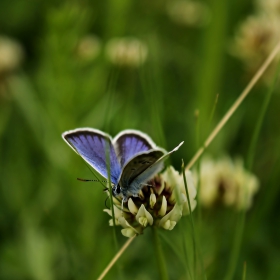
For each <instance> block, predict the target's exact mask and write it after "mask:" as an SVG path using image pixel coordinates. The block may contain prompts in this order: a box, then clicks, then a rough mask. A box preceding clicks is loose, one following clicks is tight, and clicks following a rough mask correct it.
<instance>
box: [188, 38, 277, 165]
mask: <svg viewBox="0 0 280 280" xmlns="http://www.w3.org/2000/svg"><path fill="white" fill-rule="evenodd" d="M279 49H280V43H278V44H277V45H276V47H275V48H274V49H273V50H272V52H271V53H270V55H269V56H268V58H267V59H266V60H265V61H264V63H263V64H262V66H261V67H260V68H259V70H258V72H257V73H256V74H255V75H254V77H253V78H252V80H251V81H250V82H249V84H248V85H247V87H246V88H245V89H244V91H243V92H242V93H241V95H240V96H239V97H238V98H237V100H236V101H235V102H234V103H233V105H232V106H231V107H230V109H229V110H228V111H227V113H226V114H225V115H224V117H223V118H222V119H221V120H220V122H219V123H218V124H217V126H216V127H215V128H214V129H213V131H212V132H211V133H210V135H209V136H208V138H207V139H206V141H205V142H204V144H203V146H202V147H201V148H200V149H199V150H198V151H197V152H196V154H195V155H194V156H193V158H192V159H191V161H190V162H189V164H188V165H187V167H186V169H190V168H191V167H192V166H193V165H194V163H195V162H196V161H197V160H198V159H199V157H200V156H201V155H202V154H203V152H204V151H205V149H206V148H207V147H208V146H209V145H210V143H211V142H212V141H213V139H214V138H215V137H216V136H217V134H218V133H219V132H220V130H221V129H222V128H223V127H224V126H225V124H226V123H227V121H228V120H229V119H230V117H231V116H232V115H233V113H235V111H236V110H237V108H238V107H239V106H240V104H241V103H242V102H243V100H244V99H245V97H247V95H248V94H249V92H250V91H251V89H252V88H253V86H254V85H255V84H256V83H257V81H258V80H259V78H260V77H261V76H262V74H263V73H264V71H265V70H266V69H267V67H268V66H269V64H270V63H271V62H272V61H273V59H274V58H275V56H276V55H277V53H278V52H279Z"/></svg>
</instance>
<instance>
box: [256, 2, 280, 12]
mask: <svg viewBox="0 0 280 280" xmlns="http://www.w3.org/2000/svg"><path fill="white" fill-rule="evenodd" d="M257 8H258V10H259V11H262V12H265V13H267V14H276V15H278V16H279V15H280V1H279V0H257Z"/></svg>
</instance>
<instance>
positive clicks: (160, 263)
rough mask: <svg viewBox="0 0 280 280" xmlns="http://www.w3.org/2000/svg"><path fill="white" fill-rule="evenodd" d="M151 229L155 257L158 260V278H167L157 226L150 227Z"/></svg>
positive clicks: (164, 279) (163, 279) (165, 279)
mask: <svg viewBox="0 0 280 280" xmlns="http://www.w3.org/2000/svg"><path fill="white" fill-rule="evenodd" d="M152 230H153V237H154V244H155V251H156V259H157V262H158V269H159V274H160V279H162V280H168V273H167V268H166V264H165V259H164V255H163V251H162V247H161V243H160V239H159V236H158V232H157V228H155V227H152Z"/></svg>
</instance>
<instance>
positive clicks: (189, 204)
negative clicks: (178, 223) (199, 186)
mask: <svg viewBox="0 0 280 280" xmlns="http://www.w3.org/2000/svg"><path fill="white" fill-rule="evenodd" d="M182 170H183V178H184V185H185V190H186V194H187V200H188V207H189V213H190V219H191V225H192V239H193V262H194V268H193V273H194V279H195V278H196V277H195V275H196V240H195V230H194V222H193V215H192V209H191V202H190V195H189V191H188V185H187V180H186V174H185V165H184V161H183V160H182Z"/></svg>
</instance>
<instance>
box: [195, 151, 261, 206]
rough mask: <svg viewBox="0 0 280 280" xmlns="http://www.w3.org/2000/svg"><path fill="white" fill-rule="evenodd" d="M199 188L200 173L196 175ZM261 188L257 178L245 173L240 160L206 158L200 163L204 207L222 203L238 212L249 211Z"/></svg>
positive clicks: (201, 197)
mask: <svg viewBox="0 0 280 280" xmlns="http://www.w3.org/2000/svg"><path fill="white" fill-rule="evenodd" d="M194 178H195V181H196V185H197V182H198V174H197V173H196V172H194ZM258 189H259V181H258V179H257V177H256V176H255V175H254V174H252V173H249V172H248V171H246V170H245V169H244V167H243V162H242V161H241V160H236V161H234V162H233V161H232V160H231V159H230V158H229V157H222V158H220V159H219V160H217V161H214V160H212V159H211V158H210V157H208V156H205V157H203V158H202V160H201V163H200V192H199V199H200V202H201V205H203V206H205V207H213V206H214V205H216V204H219V203H221V204H223V205H225V206H229V207H231V206H232V207H235V208H236V209H238V210H241V209H245V210H246V209H249V208H250V206H251V204H252V199H253V196H254V194H255V193H256V192H257V191H258Z"/></svg>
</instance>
